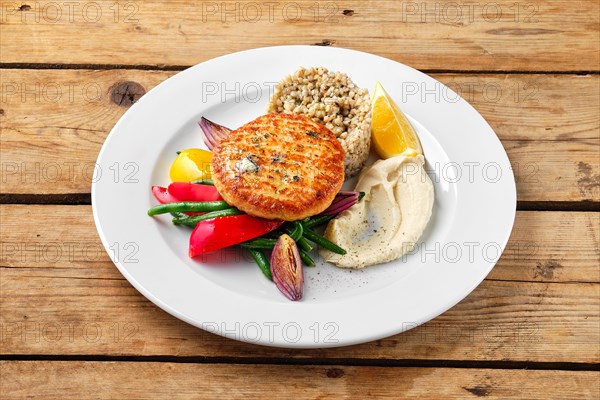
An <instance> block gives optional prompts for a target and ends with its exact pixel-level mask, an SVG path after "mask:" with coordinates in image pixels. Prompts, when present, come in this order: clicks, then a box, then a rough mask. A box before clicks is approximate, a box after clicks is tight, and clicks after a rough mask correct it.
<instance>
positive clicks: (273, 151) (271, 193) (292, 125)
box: [212, 114, 344, 221]
mask: <svg viewBox="0 0 600 400" xmlns="http://www.w3.org/2000/svg"><path fill="white" fill-rule="evenodd" d="M212 177H213V180H214V183H215V187H216V188H217V190H218V191H219V193H220V194H221V196H223V199H225V201H227V202H228V203H229V204H231V205H232V206H235V207H237V208H238V209H240V210H242V211H244V212H246V213H248V214H250V215H255V216H257V217H263V218H269V219H280V220H285V221H296V220H299V219H303V218H306V217H309V216H311V215H315V214H318V213H320V212H322V211H323V210H325V209H326V208H327V207H329V205H330V204H331V202H332V201H333V198H334V197H335V195H336V194H337V193H338V192H339V190H340V189H341V187H342V183H343V182H344V149H343V148H342V146H341V144H340V142H339V141H338V140H337V139H336V137H335V135H334V134H333V133H332V132H331V131H330V130H329V129H327V128H326V127H324V126H322V125H320V124H318V123H316V122H314V121H313V120H312V119H310V118H308V117H305V116H302V115H296V114H267V115H263V116H262V117H259V118H257V119H255V120H254V121H252V122H249V123H247V124H246V125H244V126H242V127H240V128H239V129H236V130H235V131H232V132H231V133H230V134H229V136H228V137H227V138H225V139H224V140H223V141H221V143H219V145H217V146H216V147H215V148H214V149H213V157H212Z"/></svg>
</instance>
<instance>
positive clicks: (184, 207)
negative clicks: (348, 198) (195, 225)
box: [148, 201, 231, 216]
mask: <svg viewBox="0 0 600 400" xmlns="http://www.w3.org/2000/svg"><path fill="white" fill-rule="evenodd" d="M227 208H231V206H230V205H229V204H227V203H226V202H224V201H203V202H192V201H184V202H180V203H167V204H160V205H158V206H155V207H152V208H151V209H149V210H148V215H150V216H153V215H158V214H166V213H170V212H209V211H218V210H225V209H227Z"/></svg>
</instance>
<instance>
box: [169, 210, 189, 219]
mask: <svg viewBox="0 0 600 400" xmlns="http://www.w3.org/2000/svg"><path fill="white" fill-rule="evenodd" d="M171 215H172V216H173V217H174V218H177V219H182V218H189V215H187V214H185V213H182V212H172V213H171Z"/></svg>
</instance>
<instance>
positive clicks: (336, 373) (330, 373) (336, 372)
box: [327, 368, 344, 379]
mask: <svg viewBox="0 0 600 400" xmlns="http://www.w3.org/2000/svg"><path fill="white" fill-rule="evenodd" d="M342 376H344V370H342V369H339V368H329V369H328V370H327V377H328V378H334V379H335V378H341V377H342Z"/></svg>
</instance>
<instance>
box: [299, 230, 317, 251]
mask: <svg viewBox="0 0 600 400" xmlns="http://www.w3.org/2000/svg"><path fill="white" fill-rule="evenodd" d="M302 233H304V232H302ZM296 244H297V245H298V247H300V248H301V249H302V250H304V251H307V252H308V251H312V249H313V247H312V245H311V244H310V243H308V240H306V238H304V236H302V237H301V238H300V239H298V241H297V242H296Z"/></svg>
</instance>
